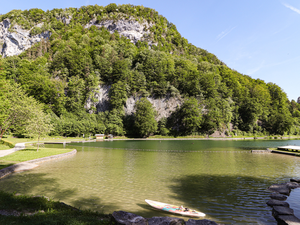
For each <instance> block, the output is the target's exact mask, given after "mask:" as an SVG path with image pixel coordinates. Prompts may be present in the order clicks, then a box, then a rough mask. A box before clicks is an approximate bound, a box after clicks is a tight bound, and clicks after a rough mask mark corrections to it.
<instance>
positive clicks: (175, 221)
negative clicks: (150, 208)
mask: <svg viewBox="0 0 300 225" xmlns="http://www.w3.org/2000/svg"><path fill="white" fill-rule="evenodd" d="M147 221H148V225H184V224H185V222H184V220H183V219H180V218H175V217H152V218H150V219H147Z"/></svg>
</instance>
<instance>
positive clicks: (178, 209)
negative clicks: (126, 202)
mask: <svg viewBox="0 0 300 225" xmlns="http://www.w3.org/2000/svg"><path fill="white" fill-rule="evenodd" d="M145 201H146V202H147V203H148V204H149V205H151V206H152V207H154V208H156V209H160V210H163V211H166V212H170V213H175V214H180V215H182V216H191V217H203V216H205V214H204V213H202V212H198V211H196V210H193V209H188V208H183V207H182V206H176V205H171V204H167V203H163V202H157V201H152V200H148V199H145Z"/></svg>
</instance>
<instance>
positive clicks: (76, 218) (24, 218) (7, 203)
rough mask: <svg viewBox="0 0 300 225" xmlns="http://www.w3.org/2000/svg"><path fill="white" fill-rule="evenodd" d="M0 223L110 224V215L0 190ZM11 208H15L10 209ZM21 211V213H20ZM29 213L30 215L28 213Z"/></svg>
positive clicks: (31, 224)
mask: <svg viewBox="0 0 300 225" xmlns="http://www.w3.org/2000/svg"><path fill="white" fill-rule="evenodd" d="M0 206H1V209H2V210H1V212H2V213H3V207H4V210H5V212H6V213H14V214H15V215H16V214H19V216H3V215H0V223H1V224H30V225H33V224H74V225H75V224H76V225H77V224H110V217H109V216H106V215H102V214H100V213H97V212H91V211H84V210H83V211H80V210H76V209H74V208H72V207H69V206H68V205H65V204H61V203H60V202H57V201H52V200H48V199H46V198H44V197H28V196H19V195H18V196H16V195H14V194H9V193H4V192H0ZM12 210H17V211H18V213H17V212H16V211H12ZM20 213H21V214H20ZM30 214H31V215H30Z"/></svg>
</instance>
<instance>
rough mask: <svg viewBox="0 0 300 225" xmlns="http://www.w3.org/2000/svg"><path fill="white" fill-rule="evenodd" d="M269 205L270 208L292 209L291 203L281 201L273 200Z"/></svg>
mask: <svg viewBox="0 0 300 225" xmlns="http://www.w3.org/2000/svg"><path fill="white" fill-rule="evenodd" d="M267 205H268V206H271V207H273V206H283V207H290V205H289V203H287V202H283V201H279V200H276V199H271V200H269V201H268V202H267Z"/></svg>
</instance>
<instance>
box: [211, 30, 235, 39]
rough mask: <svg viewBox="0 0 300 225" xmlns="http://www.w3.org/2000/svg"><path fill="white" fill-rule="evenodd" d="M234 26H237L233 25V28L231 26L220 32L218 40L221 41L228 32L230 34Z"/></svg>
mask: <svg viewBox="0 0 300 225" xmlns="http://www.w3.org/2000/svg"><path fill="white" fill-rule="evenodd" d="M234 28H236V27H232V28H230V29H227V30H225V31H223V32H222V33H220V34H219V35H218V36H217V38H216V40H217V41H220V40H221V39H223V38H224V37H225V36H226V35H227V34H229V33H230V32H231V31H233V29H234Z"/></svg>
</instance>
